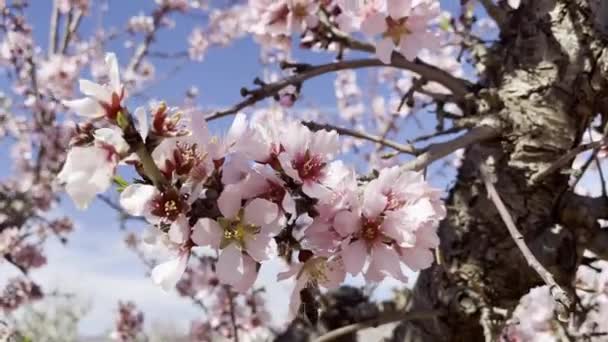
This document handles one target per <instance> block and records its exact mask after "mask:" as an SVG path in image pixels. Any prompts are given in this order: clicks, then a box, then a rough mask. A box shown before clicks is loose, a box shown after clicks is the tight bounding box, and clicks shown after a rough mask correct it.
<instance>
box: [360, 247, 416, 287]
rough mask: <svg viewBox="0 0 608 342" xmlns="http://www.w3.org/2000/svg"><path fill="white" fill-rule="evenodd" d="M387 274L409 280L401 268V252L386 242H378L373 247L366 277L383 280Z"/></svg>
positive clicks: (405, 280)
mask: <svg viewBox="0 0 608 342" xmlns="http://www.w3.org/2000/svg"><path fill="white" fill-rule="evenodd" d="M387 276H390V277H392V278H394V279H397V280H400V281H402V282H407V277H406V276H405V274H403V271H402V270H401V264H400V263H399V254H397V252H396V251H395V250H394V249H393V248H391V247H389V246H387V245H385V244H384V243H376V244H374V246H373V247H372V253H371V262H370V265H369V267H368V269H367V272H366V273H365V278H366V279H367V280H370V281H381V280H383V279H384V278H386V277H387Z"/></svg>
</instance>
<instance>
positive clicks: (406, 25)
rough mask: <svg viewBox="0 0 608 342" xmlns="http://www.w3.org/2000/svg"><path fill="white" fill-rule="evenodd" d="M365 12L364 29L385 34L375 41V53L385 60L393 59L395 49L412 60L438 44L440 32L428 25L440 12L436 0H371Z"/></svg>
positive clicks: (362, 29)
mask: <svg viewBox="0 0 608 342" xmlns="http://www.w3.org/2000/svg"><path fill="white" fill-rule="evenodd" d="M362 12H363V13H362V14H361V16H362V17H363V20H362V22H361V31H363V33H365V34H367V35H369V36H372V37H375V36H377V35H382V37H383V38H382V39H381V40H379V41H378V42H377V43H376V55H377V56H378V58H379V59H380V60H381V61H383V62H384V63H387V64H388V63H390V62H391V55H392V53H393V50H394V49H395V48H397V51H398V52H400V53H401V54H402V55H403V56H404V57H405V58H407V59H409V60H412V59H414V58H416V56H417V55H418V53H419V52H420V50H422V49H424V48H428V49H434V48H437V47H438V43H439V39H438V36H437V34H435V33H433V32H432V31H430V30H429V28H428V24H429V21H431V20H432V19H434V18H435V17H437V16H438V15H439V14H440V13H439V12H440V11H439V2H438V1H436V0H421V1H412V0H387V1H386V2H383V1H372V2H371V3H370V5H368V6H366V7H364V8H363V9H362Z"/></svg>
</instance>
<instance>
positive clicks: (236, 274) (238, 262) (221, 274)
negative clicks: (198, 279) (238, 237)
mask: <svg viewBox="0 0 608 342" xmlns="http://www.w3.org/2000/svg"><path fill="white" fill-rule="evenodd" d="M216 268H217V276H218V278H219V280H220V281H221V282H222V283H223V284H228V285H234V284H237V283H238V282H239V281H240V280H241V278H242V277H243V275H244V274H245V267H244V261H243V253H242V252H241V250H240V249H239V248H238V247H237V246H236V243H231V244H229V245H228V246H227V247H226V248H224V249H223V250H222V253H221V254H220V257H219V259H218V261H217V264H216Z"/></svg>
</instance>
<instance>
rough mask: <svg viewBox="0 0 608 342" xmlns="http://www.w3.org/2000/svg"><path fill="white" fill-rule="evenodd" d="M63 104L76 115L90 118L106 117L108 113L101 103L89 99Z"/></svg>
mask: <svg viewBox="0 0 608 342" xmlns="http://www.w3.org/2000/svg"><path fill="white" fill-rule="evenodd" d="M61 103H62V104H63V105H64V106H66V107H68V108H69V109H70V110H72V111H73V112H74V113H76V114H78V115H80V116H84V117H88V118H97V117H100V116H104V115H105V113H106V111H105V110H104V109H103V107H102V106H101V105H100V104H99V102H97V101H96V100H94V99H91V98H88V97H85V98H82V99H77V100H64V101H62V102H61Z"/></svg>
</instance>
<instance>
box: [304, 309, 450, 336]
mask: <svg viewBox="0 0 608 342" xmlns="http://www.w3.org/2000/svg"><path fill="white" fill-rule="evenodd" d="M438 315H439V312H438V311H428V312H400V311H397V312H386V313H383V314H381V316H380V317H378V318H375V319H372V320H369V321H366V322H361V323H354V324H350V325H347V326H344V327H341V328H338V329H336V330H332V331H330V332H328V333H326V334H324V335H322V336H320V337H319V338H317V339H316V340H315V341H314V342H330V341H333V340H336V339H338V338H340V337H342V336H344V335H348V334H351V333H354V332H357V331H359V330H363V329H367V328H372V327H378V326H380V325H384V324H389V323H393V322H403V321H413V320H423V319H433V318H436V317H437V316H438Z"/></svg>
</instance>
